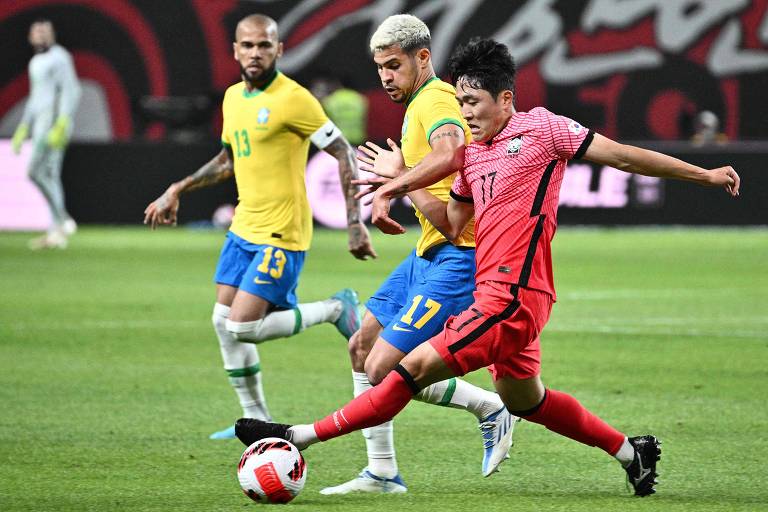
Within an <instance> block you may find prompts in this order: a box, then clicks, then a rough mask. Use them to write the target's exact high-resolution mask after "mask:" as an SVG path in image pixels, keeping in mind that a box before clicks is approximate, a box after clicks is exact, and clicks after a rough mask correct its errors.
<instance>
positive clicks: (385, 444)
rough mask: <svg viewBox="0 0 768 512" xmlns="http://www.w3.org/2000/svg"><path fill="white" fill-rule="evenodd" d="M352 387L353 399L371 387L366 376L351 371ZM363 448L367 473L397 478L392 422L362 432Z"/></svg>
mask: <svg viewBox="0 0 768 512" xmlns="http://www.w3.org/2000/svg"><path fill="white" fill-rule="evenodd" d="M352 385H353V390H354V394H355V397H357V396H359V395H362V394H363V393H365V392H366V391H368V390H369V389H371V388H372V387H373V386H371V383H370V382H369V381H368V375H366V374H365V373H362V372H356V371H352ZM362 432H363V437H364V438H365V447H366V450H367V452H368V471H370V472H371V473H373V474H374V475H376V476H380V477H382V478H394V477H395V476H397V459H396V458H395V440H394V438H393V435H394V432H393V425H392V421H391V420H390V421H387V422H385V423H382V424H381V425H377V426H375V427H371V428H364V429H363V430H362Z"/></svg>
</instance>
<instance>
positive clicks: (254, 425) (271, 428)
mask: <svg viewBox="0 0 768 512" xmlns="http://www.w3.org/2000/svg"><path fill="white" fill-rule="evenodd" d="M290 428H291V425H284V424H282V423H270V422H268V421H262V420H257V419H254V418H240V419H239V420H237V421H236V422H235V435H236V436H237V438H238V439H239V440H240V441H242V443H243V444H244V445H245V446H250V445H252V444H253V443H255V442H256V441H259V440H261V439H264V438H265V437H279V438H280V439H285V440H286V441H291V440H292V438H293V433H292V432H291V431H290V430H289V429H290Z"/></svg>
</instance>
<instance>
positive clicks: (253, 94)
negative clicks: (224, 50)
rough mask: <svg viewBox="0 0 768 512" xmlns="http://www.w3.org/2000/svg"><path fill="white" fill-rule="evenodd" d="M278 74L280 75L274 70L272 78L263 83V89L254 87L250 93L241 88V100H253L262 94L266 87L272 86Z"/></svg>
mask: <svg viewBox="0 0 768 512" xmlns="http://www.w3.org/2000/svg"><path fill="white" fill-rule="evenodd" d="M279 74H280V71H279V70H277V69H276V70H275V74H273V75H272V77H271V78H270V79H269V80H267V83H265V84H264V87H262V88H261V89H259V88H258V87H255V88H254V89H253V90H252V91H249V90H248V88H247V87H243V98H255V97H256V96H258V95H259V94H261V93H262V92H264V91H266V90H267V87H269V86H270V85H272V83H273V82H274V81H275V79H276V78H277V75H279ZM243 83H245V81H243Z"/></svg>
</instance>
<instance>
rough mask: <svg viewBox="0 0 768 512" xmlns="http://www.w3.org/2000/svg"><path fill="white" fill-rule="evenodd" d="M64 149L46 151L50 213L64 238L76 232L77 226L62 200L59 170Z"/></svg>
mask: <svg viewBox="0 0 768 512" xmlns="http://www.w3.org/2000/svg"><path fill="white" fill-rule="evenodd" d="M64 151H65V149H50V150H49V151H48V169H49V174H48V177H47V182H48V186H49V188H50V191H51V211H52V214H53V219H54V223H55V224H56V226H57V228H58V230H59V231H61V233H62V234H63V235H64V236H67V237H68V236H71V235H73V234H74V233H75V231H76V230H77V224H76V223H75V221H74V219H72V217H71V216H70V215H69V213H68V212H67V209H66V205H65V200H64V185H63V183H62V181H61V169H62V166H63V164H64Z"/></svg>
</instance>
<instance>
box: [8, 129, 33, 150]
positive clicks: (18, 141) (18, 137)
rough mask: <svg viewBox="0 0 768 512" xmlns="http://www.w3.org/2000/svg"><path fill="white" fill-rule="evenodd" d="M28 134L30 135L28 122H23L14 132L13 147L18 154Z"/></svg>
mask: <svg viewBox="0 0 768 512" xmlns="http://www.w3.org/2000/svg"><path fill="white" fill-rule="evenodd" d="M27 135H29V125H27V123H21V124H20V125H19V126H18V128H16V131H15V132H13V139H12V140H11V147H12V148H13V152H14V153H16V154H17V155H18V154H19V153H20V152H21V145H22V144H24V141H25V140H26V138H27Z"/></svg>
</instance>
